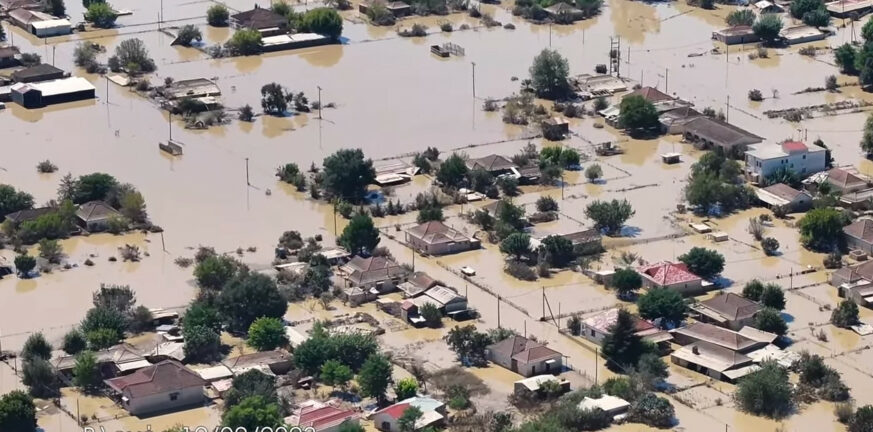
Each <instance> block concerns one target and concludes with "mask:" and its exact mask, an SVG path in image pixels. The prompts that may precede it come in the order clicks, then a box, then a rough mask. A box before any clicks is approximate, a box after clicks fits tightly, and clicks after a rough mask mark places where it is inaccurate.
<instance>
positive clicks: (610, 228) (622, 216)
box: [585, 199, 636, 235]
mask: <svg viewBox="0 0 873 432" xmlns="http://www.w3.org/2000/svg"><path fill="white" fill-rule="evenodd" d="M635 213H636V212H634V210H633V207H631V204H630V203H629V202H628V201H627V200H626V199H622V200H621V201H619V200H616V199H613V200H612V201H599V200H597V201H593V202H591V203H590V204H588V206H587V207H586V208H585V215H586V216H588V218H589V219H591V220H593V221H594V224H595V227H596V228H597V229H601V230H605V231H606V233H607V234H611V235H615V234H618V233H619V231H620V230H621V227H622V226H623V225H624V223H625V222H626V221H627V220H628V219H630V217H631V216H633V215H634V214H635Z"/></svg>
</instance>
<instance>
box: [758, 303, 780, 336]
mask: <svg viewBox="0 0 873 432" xmlns="http://www.w3.org/2000/svg"><path fill="white" fill-rule="evenodd" d="M754 327H755V328H756V329H758V330H763V331H765V332H770V333H774V334H777V335H779V336H783V335H785V333H786V332H787V331H788V324H786V323H785V320H784V319H783V318H782V315H780V314H779V311H777V310H776V309H773V308H764V310H762V311H760V312H758V315H756V316H755V325H754Z"/></svg>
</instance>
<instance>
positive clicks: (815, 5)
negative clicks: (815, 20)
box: [789, 0, 825, 19]
mask: <svg viewBox="0 0 873 432" xmlns="http://www.w3.org/2000/svg"><path fill="white" fill-rule="evenodd" d="M824 8H825V6H824V3H823V2H822V1H821V0H792V1H791V6H790V8H789V12H791V16H792V17H794V18H797V19H802V18H803V17H804V16H806V14H807V13H809V12H812V11H815V10H818V9H824Z"/></svg>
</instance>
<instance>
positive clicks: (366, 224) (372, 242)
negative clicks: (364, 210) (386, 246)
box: [337, 214, 380, 254]
mask: <svg viewBox="0 0 873 432" xmlns="http://www.w3.org/2000/svg"><path fill="white" fill-rule="evenodd" d="M379 240H380V239H379V230H377V229H376V227H375V226H374V225H373V219H371V218H370V216H369V215H367V214H356V215H355V216H354V217H352V219H351V220H350V221H349V224H348V225H346V227H345V228H344V229H343V233H342V235H340V237H339V238H338V239H337V243H338V244H340V245H341V246H342V247H344V248H346V250H347V251H349V252H351V253H353V254H364V253H368V252H371V251H373V249H375V248H376V246H377V245H378V244H379Z"/></svg>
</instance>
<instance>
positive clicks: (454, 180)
mask: <svg viewBox="0 0 873 432" xmlns="http://www.w3.org/2000/svg"><path fill="white" fill-rule="evenodd" d="M468 172H469V170H468V169H467V163H466V162H465V161H464V158H462V157H461V156H460V155H459V154H457V153H452V154H451V155H450V156H449V157H448V158H446V160H445V161H443V163H442V164H440V168H439V170H438V171H437V174H436V178H437V180H438V181H439V182H440V183H442V184H443V185H444V186H447V187H450V188H455V189H457V188H459V187H461V185H462V184H463V182H464V179H465V178H467V173H468Z"/></svg>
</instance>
